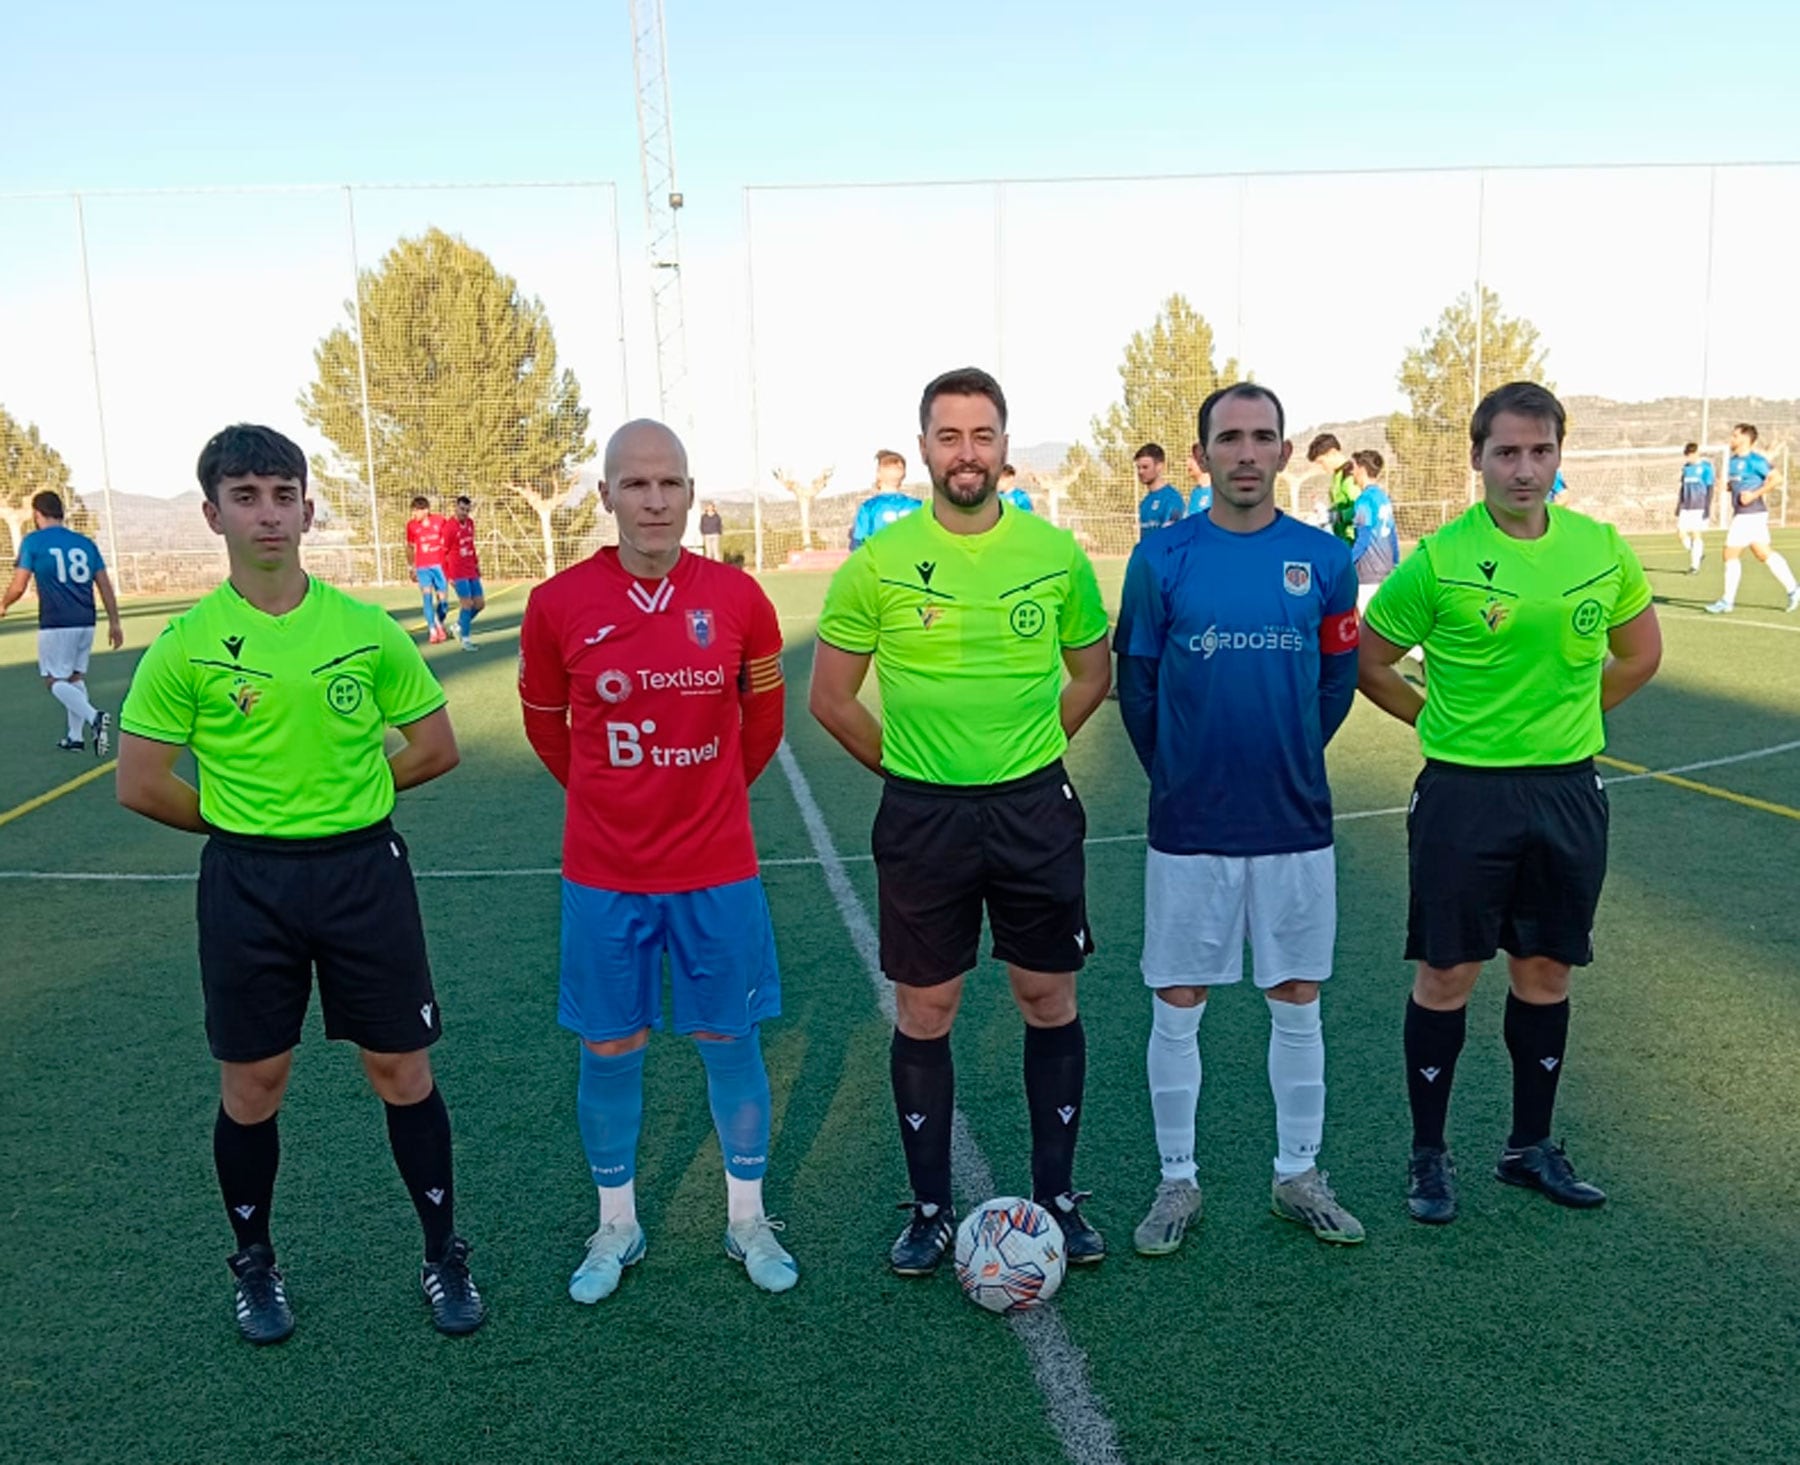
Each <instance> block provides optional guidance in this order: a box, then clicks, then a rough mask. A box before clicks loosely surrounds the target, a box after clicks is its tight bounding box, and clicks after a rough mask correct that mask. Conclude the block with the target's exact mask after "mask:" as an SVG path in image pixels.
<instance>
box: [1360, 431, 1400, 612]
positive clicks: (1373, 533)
mask: <svg viewBox="0 0 1800 1465" xmlns="http://www.w3.org/2000/svg"><path fill="white" fill-rule="evenodd" d="M1386 466H1387V462H1386V460H1385V459H1384V458H1383V457H1382V456H1381V454H1380V453H1378V452H1376V451H1375V449H1373V448H1364V449H1362V451H1361V452H1357V453H1352V454H1351V456H1350V475H1351V478H1352V479H1353V480H1354V481H1355V484H1356V502H1355V503H1354V504H1352V505H1351V515H1350V524H1351V528H1352V530H1353V531H1354V533H1353V534H1352V536H1351V540H1350V559H1351V562H1352V563H1353V564H1355V566H1356V608H1357V610H1358V611H1359V612H1360V611H1363V610H1366V609H1367V608H1368V604H1369V602H1370V601H1371V600H1373V599H1374V598H1375V592H1376V590H1378V589H1379V588H1380V587H1381V582H1382V581H1383V580H1385V579H1387V577H1388V576H1389V575H1391V574H1393V573H1394V567H1395V566H1396V565H1398V564H1399V563H1400V533H1399V531H1398V530H1397V529H1395V527H1394V501H1393V500H1392V499H1391V498H1389V497H1388V493H1387V490H1386V489H1385V488H1383V487H1382V486H1381V471H1382V469H1383V468H1385V467H1386Z"/></svg>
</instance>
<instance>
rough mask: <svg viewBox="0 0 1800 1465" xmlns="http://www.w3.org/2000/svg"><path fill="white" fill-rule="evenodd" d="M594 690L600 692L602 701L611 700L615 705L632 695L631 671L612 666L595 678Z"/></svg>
mask: <svg viewBox="0 0 1800 1465" xmlns="http://www.w3.org/2000/svg"><path fill="white" fill-rule="evenodd" d="M594 690H595V691H596V692H598V693H599V694H600V700H601V701H602V702H611V703H613V704H614V705H615V706H616V705H617V704H618V703H620V702H623V701H624V700H625V699H626V698H627V697H629V696H630V695H631V673H630V672H626V671H620V670H619V669H618V667H616V666H615V667H612V668H611V669H609V670H607V671H603V672H601V673H600V675H599V676H597V677H595V678H594Z"/></svg>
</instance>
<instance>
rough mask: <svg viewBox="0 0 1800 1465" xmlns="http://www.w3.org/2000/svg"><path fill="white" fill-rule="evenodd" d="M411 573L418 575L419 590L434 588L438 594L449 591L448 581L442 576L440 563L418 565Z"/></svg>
mask: <svg viewBox="0 0 1800 1465" xmlns="http://www.w3.org/2000/svg"><path fill="white" fill-rule="evenodd" d="M413 573H414V575H416V576H417V577H418V586H419V589H420V590H435V591H437V593H438V594H439V595H448V594H449V593H450V582H449V581H448V580H446V579H445V578H444V567H443V566H442V565H420V566H419V567H418V568H417V569H416V570H414V571H413Z"/></svg>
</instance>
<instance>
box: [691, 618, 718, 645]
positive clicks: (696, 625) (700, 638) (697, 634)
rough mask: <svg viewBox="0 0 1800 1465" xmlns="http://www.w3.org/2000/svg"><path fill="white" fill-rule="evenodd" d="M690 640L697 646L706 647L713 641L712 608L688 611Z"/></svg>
mask: <svg viewBox="0 0 1800 1465" xmlns="http://www.w3.org/2000/svg"><path fill="white" fill-rule="evenodd" d="M687 628H688V640H690V641H692V642H693V643H694V644H695V645H696V646H700V647H706V646H710V645H712V643H713V613H712V612H711V611H710V610H690V611H689V612H688V613H687Z"/></svg>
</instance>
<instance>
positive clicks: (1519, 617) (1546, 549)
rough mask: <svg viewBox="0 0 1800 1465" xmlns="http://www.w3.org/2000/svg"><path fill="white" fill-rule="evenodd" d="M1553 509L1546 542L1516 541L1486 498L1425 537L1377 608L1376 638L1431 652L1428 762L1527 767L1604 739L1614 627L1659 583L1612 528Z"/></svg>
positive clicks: (1422, 733)
mask: <svg viewBox="0 0 1800 1465" xmlns="http://www.w3.org/2000/svg"><path fill="white" fill-rule="evenodd" d="M1549 514H1550V525H1549V529H1548V531H1547V532H1546V533H1545V534H1544V535H1543V537H1542V538H1540V539H1514V538H1512V537H1511V536H1510V535H1507V534H1503V533H1501V531H1500V530H1499V529H1498V528H1496V527H1495V524H1494V520H1493V516H1492V515H1491V514H1490V513H1489V512H1488V508H1487V505H1486V504H1476V505H1475V506H1474V507H1473V508H1471V509H1470V510H1469V511H1468V512H1467V513H1465V514H1463V515H1461V516H1460V517H1459V518H1456V519H1453V520H1451V522H1450V523H1448V524H1446V525H1445V526H1444V527H1443V528H1442V529H1440V530H1439V531H1438V532H1437V533H1436V534H1433V535H1431V536H1430V537H1428V538H1426V539H1424V540H1421V541H1420V543H1419V547H1418V549H1417V550H1416V551H1414V552H1413V553H1412V554H1410V555H1408V556H1407V557H1406V558H1405V559H1404V560H1402V561H1401V562H1400V567H1399V568H1398V569H1397V570H1395V571H1394V573H1393V574H1391V575H1389V576H1388V578H1387V579H1386V580H1384V581H1383V582H1382V586H1381V589H1380V590H1378V591H1376V592H1375V598H1374V600H1372V601H1371V602H1370V603H1369V610H1368V622H1369V626H1370V627H1371V629H1373V630H1374V631H1375V632H1376V634H1378V635H1380V636H1382V637H1384V638H1385V639H1387V640H1389V641H1391V642H1393V643H1394V644H1395V645H1396V646H1423V647H1424V648H1425V665H1426V668H1427V675H1428V677H1429V684H1428V687H1427V691H1426V695H1425V710H1424V711H1423V712H1421V713H1420V714H1419V746H1420V747H1421V748H1422V749H1423V750H1424V753H1425V756H1426V757H1427V758H1439V759H1443V760H1444V761H1446V762H1450V763H1467V764H1473V765H1475V766H1478V767H1484V768H1519V767H1531V766H1534V765H1544V764H1556V763H1576V762H1579V761H1580V760H1581V759H1583V758H1589V757H1592V756H1593V755H1594V754H1595V753H1598V752H1599V751H1600V750H1601V749H1602V748H1603V747H1605V746H1606V729H1605V727H1604V725H1603V723H1602V720H1601V716H1600V674H1601V672H1602V670H1603V669H1604V668H1605V665H1606V658H1607V632H1608V631H1610V630H1611V629H1612V628H1613V627H1614V626H1618V625H1622V624H1624V623H1625V622H1626V621H1628V620H1630V619H1631V618H1632V617H1633V616H1636V615H1638V614H1640V613H1641V612H1642V611H1643V610H1644V609H1645V608H1646V607H1647V606H1648V605H1649V604H1650V583H1649V581H1648V580H1646V579H1645V578H1644V571H1643V567H1642V566H1641V565H1639V564H1638V560H1637V556H1636V555H1635V554H1633V553H1632V552H1631V546H1630V545H1628V544H1626V543H1625V540H1624V539H1623V538H1622V537H1621V535H1620V534H1619V531H1618V530H1617V529H1615V528H1613V527H1612V525H1610V524H1602V523H1600V522H1598V521H1597V520H1594V519H1590V518H1588V517H1587V516H1586V515H1585V514H1578V513H1575V512H1574V511H1573V510H1572V509H1560V508H1557V507H1555V506H1554V505H1552V506H1551V507H1550V509H1549Z"/></svg>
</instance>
